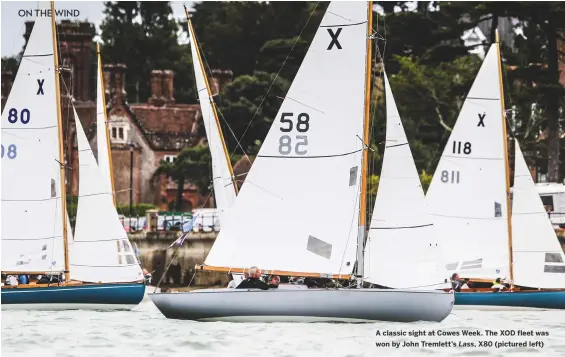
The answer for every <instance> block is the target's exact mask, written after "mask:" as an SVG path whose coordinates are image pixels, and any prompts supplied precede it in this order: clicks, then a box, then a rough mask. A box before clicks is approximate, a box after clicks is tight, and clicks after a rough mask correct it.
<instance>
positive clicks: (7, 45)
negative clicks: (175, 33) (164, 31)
mask: <svg viewBox="0 0 565 357" xmlns="http://www.w3.org/2000/svg"><path fill="white" fill-rule="evenodd" d="M37 3H38V2H37V1H5V0H3V1H2V2H1V6H0V12H1V21H0V34H1V47H2V49H1V55H2V57H5V56H15V55H17V54H18V53H19V52H20V51H21V50H22V47H23V45H24V37H23V35H24V32H25V22H26V21H33V20H34V19H35V13H33V16H25V13H24V11H25V10H32V9H36V8H37ZM193 3H194V1H171V7H172V8H173V16H174V17H176V18H181V19H182V18H184V17H185V14H184V8H183V4H186V6H187V7H188V8H189V9H190V8H191V7H192V4H193ZM55 9H56V10H61V9H64V10H75V11H74V13H75V14H78V16H76V17H75V16H72V17H62V16H60V17H58V18H57V19H58V20H61V19H68V20H73V21H77V20H80V21H89V22H93V23H94V24H95V26H96V31H97V33H98V31H99V26H100V23H101V22H102V19H103V18H104V14H103V13H102V11H103V10H104V2H103V1H57V2H55ZM22 10H24V11H22ZM22 15H23V16H22Z"/></svg>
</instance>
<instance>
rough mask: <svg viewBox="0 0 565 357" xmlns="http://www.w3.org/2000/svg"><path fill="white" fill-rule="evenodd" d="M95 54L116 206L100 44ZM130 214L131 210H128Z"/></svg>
mask: <svg viewBox="0 0 565 357" xmlns="http://www.w3.org/2000/svg"><path fill="white" fill-rule="evenodd" d="M96 55H97V56H98V77H99V78H100V83H98V84H99V85H100V89H101V91H102V110H103V111H104V126H105V128H106V146H107V147H108V165H110V182H111V186H112V187H111V188H110V189H111V190H112V199H113V200H114V207H116V192H115V190H114V167H113V166H112V148H111V146H110V126H109V125H108V113H106V96H105V88H104V72H102V57H101V56H100V44H99V43H96ZM130 216H131V212H130Z"/></svg>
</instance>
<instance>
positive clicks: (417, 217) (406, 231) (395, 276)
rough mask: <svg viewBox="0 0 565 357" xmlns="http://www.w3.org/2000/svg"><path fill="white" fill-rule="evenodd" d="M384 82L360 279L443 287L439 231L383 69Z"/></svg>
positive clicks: (411, 286)
mask: <svg viewBox="0 0 565 357" xmlns="http://www.w3.org/2000/svg"><path fill="white" fill-rule="evenodd" d="M384 84H385V97H386V112H387V113H386V120H387V122H386V146H385V151H384V155H383V167H382V171H381V175H380V180H379V189H378V192H377V197H376V199H375V204H374V210H373V216H372V219H371V225H370V227H369V234H368V238H367V243H366V246H365V257H366V259H365V261H364V263H365V272H367V273H368V274H367V275H366V279H365V280H366V281H367V282H368V283H370V284H372V285H375V286H379V287H387V288H397V289H402V288H404V289H422V290H430V289H446V288H449V285H448V284H447V281H446V278H447V277H448V274H447V272H446V270H445V265H444V264H443V262H444V258H443V254H442V250H441V245H440V242H439V239H438V232H437V229H436V227H435V226H434V224H433V220H432V217H431V215H430V214H429V212H428V208H427V206H426V198H425V195H424V190H423V188H422V183H421V182H420V177H419V175H418V171H417V169H416V164H415V163H414V158H413V157H412V153H411V152H410V146H409V144H408V139H407V138H406V133H405V131H404V127H403V126H402V121H401V119H400V115H399V113H398V109H397V107H396V103H395V101H394V96H393V94H392V90H391V88H390V85H389V81H388V77H387V75H386V73H384ZM399 254H400V255H401V256H402V259H399V258H398V257H399Z"/></svg>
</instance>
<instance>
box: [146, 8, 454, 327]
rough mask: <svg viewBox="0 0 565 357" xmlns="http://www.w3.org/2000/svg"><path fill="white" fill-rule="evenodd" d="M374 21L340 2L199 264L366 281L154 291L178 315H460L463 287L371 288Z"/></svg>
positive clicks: (402, 318) (367, 11)
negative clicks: (456, 304) (368, 224)
mask: <svg viewBox="0 0 565 357" xmlns="http://www.w3.org/2000/svg"><path fill="white" fill-rule="evenodd" d="M367 5H368V6H367ZM371 23H372V3H371V2H369V3H368V4H367V3H366V2H352V3H346V2H331V3H330V4H329V6H328V8H327V10H326V13H325V15H324V17H323V19H322V22H321V24H320V26H319V28H318V30H317V32H316V34H315V36H314V39H313V41H312V44H311V45H310V48H309V50H308V52H307V54H306V56H305V58H304V60H303V62H302V65H301V67H300V69H299V70H298V73H297V74H296V77H295V79H294V81H293V83H292V85H291V87H290V89H289V91H288V93H287V96H286V98H284V100H283V103H282V105H281V108H280V110H279V113H278V114H277V116H276V119H275V120H274V122H273V125H272V127H271V129H270V130H269V132H268V134H267V137H266V138H265V140H264V143H263V145H262V146H261V149H260V150H259V153H258V155H257V158H256V159H255V161H254V163H253V166H252V167H251V170H250V171H249V173H248V175H247V178H246V180H245V183H244V184H243V186H242V188H241V191H240V192H239V194H238V196H237V199H236V200H235V202H234V204H233V206H232V208H231V209H230V212H229V215H228V216H227V219H226V220H225V224H224V225H223V227H222V230H221V231H220V233H219V235H218V237H217V238H216V241H215V242H214V245H213V246H212V249H211V250H210V253H209V254H208V256H207V258H206V260H205V265H202V266H197V269H199V270H206V271H223V272H236V273H241V272H243V271H244V270H245V269H247V268H248V267H249V266H251V265H257V266H258V267H260V268H263V270H262V272H263V273H264V274H272V275H283V276H294V277H313V278H320V277H325V278H331V279H342V280H349V279H355V280H357V283H356V284H355V286H354V287H353V288H335V289H317V288H312V289H285V288H280V287H279V288H278V289H269V290H256V289H202V290H194V291H191V292H187V293H150V294H149V296H150V297H151V299H152V300H153V302H154V303H155V305H156V306H157V307H158V308H159V310H160V311H161V312H162V313H163V314H164V315H165V316H166V317H167V318H175V319H188V320H200V321H214V320H215V321H347V322H353V321H357V322H360V321H361V322H362V321H365V322H366V321H399V322H411V321H419V320H425V321H442V320H443V319H444V318H445V317H446V316H447V315H449V313H450V311H451V309H452V304H453V294H452V293H446V292H443V291H440V290H436V291H434V290H426V291H419V290H409V289H406V290H404V289H402V290H401V289H364V288H362V283H363V267H364V265H363V263H362V261H363V256H364V252H363V245H364V239H365V210H366V200H365V197H366V191H365V186H366V172H367V151H366V148H367V145H366V143H368V141H369V131H368V129H369V123H368V117H369V115H368V114H369V98H370V93H369V92H370V89H369V88H370V72H371V42H372V41H371V36H370V35H371V34H372V24H371ZM354 266H357V267H358V268H357V270H356V274H355V276H353V275H352V274H353V270H354ZM423 307H425V308H423Z"/></svg>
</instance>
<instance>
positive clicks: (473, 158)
mask: <svg viewBox="0 0 565 357" xmlns="http://www.w3.org/2000/svg"><path fill="white" fill-rule="evenodd" d="M443 156H444V157H451V158H454V159H469V160H493V161H496V160H504V159H503V158H497V157H463V156H456V155H443Z"/></svg>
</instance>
